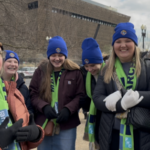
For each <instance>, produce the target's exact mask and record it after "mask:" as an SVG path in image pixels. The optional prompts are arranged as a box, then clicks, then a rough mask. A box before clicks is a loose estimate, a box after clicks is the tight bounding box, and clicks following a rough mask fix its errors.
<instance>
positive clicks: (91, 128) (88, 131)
mask: <svg viewBox="0 0 150 150" xmlns="http://www.w3.org/2000/svg"><path fill="white" fill-rule="evenodd" d="M104 65H105V63H102V66H101V69H102V68H103V67H104ZM101 69H100V70H101ZM86 93H87V95H88V97H89V98H91V104H90V110H89V115H88V119H87V122H86V126H85V136H86V135H88V137H87V136H86V137H87V140H88V141H89V142H90V143H91V145H93V146H94V147H96V141H95V121H96V111H97V110H96V107H95V104H94V102H93V99H92V93H91V73H90V72H87V75H86Z"/></svg>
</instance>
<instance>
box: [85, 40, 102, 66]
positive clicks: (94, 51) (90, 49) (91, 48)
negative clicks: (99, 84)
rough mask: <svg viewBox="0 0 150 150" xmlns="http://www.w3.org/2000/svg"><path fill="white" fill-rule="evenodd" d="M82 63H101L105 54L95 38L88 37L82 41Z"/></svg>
mask: <svg viewBox="0 0 150 150" xmlns="http://www.w3.org/2000/svg"><path fill="white" fill-rule="evenodd" d="M82 50H83V51H82V64H83V65H85V64H101V63H103V56H102V53H101V50H100V48H99V45H98V43H97V41H96V40H95V39H93V38H86V39H85V40H84V41H83V43H82Z"/></svg>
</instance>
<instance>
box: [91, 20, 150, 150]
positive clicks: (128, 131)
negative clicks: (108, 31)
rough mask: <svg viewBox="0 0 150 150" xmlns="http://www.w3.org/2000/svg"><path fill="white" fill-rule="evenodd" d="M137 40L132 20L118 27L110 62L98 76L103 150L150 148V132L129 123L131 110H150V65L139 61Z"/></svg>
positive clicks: (100, 140)
mask: <svg viewBox="0 0 150 150" xmlns="http://www.w3.org/2000/svg"><path fill="white" fill-rule="evenodd" d="M137 45H138V39H137V36H136V34H135V30H134V25H133V24H132V23H129V22H127V23H119V24H118V25H117V26H116V28H115V33H114V35H113V41H112V46H113V50H112V53H111V55H110V58H109V61H108V64H107V65H106V66H105V67H104V69H103V71H102V73H101V74H100V76H99V78H98V82H97V85H96V87H95V91H94V94H93V100H94V103H95V106H96V108H97V109H98V110H100V111H101V112H102V114H101V119H100V125H99V144H100V149H101V150H118V149H119V150H129V149H131V150H143V149H144V150H149V149H150V143H149V140H150V132H149V131H144V129H142V128H141V129H139V128H138V129H137V128H135V127H134V126H133V125H132V124H129V125H127V124H126V119H127V114H128V112H129V110H131V111H132V109H133V108H135V107H137V106H138V107H143V108H148V109H150V101H149V97H150V92H149V90H150V83H149V80H148V79H149V75H148V71H149V69H150V64H149V61H148V62H147V63H148V65H145V62H144V61H143V60H140V51H139V49H138V48H137ZM146 66H147V67H146Z"/></svg>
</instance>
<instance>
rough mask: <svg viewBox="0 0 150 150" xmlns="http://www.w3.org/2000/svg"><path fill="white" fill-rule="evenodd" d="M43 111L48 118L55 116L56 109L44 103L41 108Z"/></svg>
mask: <svg viewBox="0 0 150 150" xmlns="http://www.w3.org/2000/svg"><path fill="white" fill-rule="evenodd" d="M43 112H44V114H45V116H46V118H48V119H49V120H51V119H55V118H57V114H56V111H55V110H54V108H52V107H51V106H50V105H46V106H45V107H44V108H43Z"/></svg>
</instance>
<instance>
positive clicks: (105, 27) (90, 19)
mask: <svg viewBox="0 0 150 150" xmlns="http://www.w3.org/2000/svg"><path fill="white" fill-rule="evenodd" d="M85 1H86V2H85ZM88 1H90V0H22V1H20V0H7V2H6V1H5V0H2V1H1V2H0V13H1V15H0V20H1V26H0V42H2V43H3V45H4V47H5V49H11V50H14V51H16V52H17V53H18V54H19V56H20V59H21V60H22V61H38V60H40V59H41V58H39V56H41V57H42V56H43V57H46V49H47V45H48V42H47V41H46V37H53V36H56V35H59V36H62V37H63V38H64V40H65V41H66V42H67V46H68V51H69V58H70V59H72V60H73V61H75V62H77V63H78V64H80V63H81V53H82V50H81V44H82V41H83V40H84V39H85V38H87V37H96V40H97V42H98V43H99V45H100V48H101V50H102V51H105V52H107V53H108V52H109V50H110V47H111V41H112V35H113V33H114V28H115V26H116V24H118V23H120V22H127V21H129V19H130V17H129V16H126V15H124V14H120V13H118V12H117V11H116V10H115V9H114V10H111V9H109V6H108V7H107V6H104V5H101V4H99V5H94V3H93V4H92V3H89V2H88ZM1 4H3V5H1ZM112 9H113V8H112ZM37 55H38V57H37Z"/></svg>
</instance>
